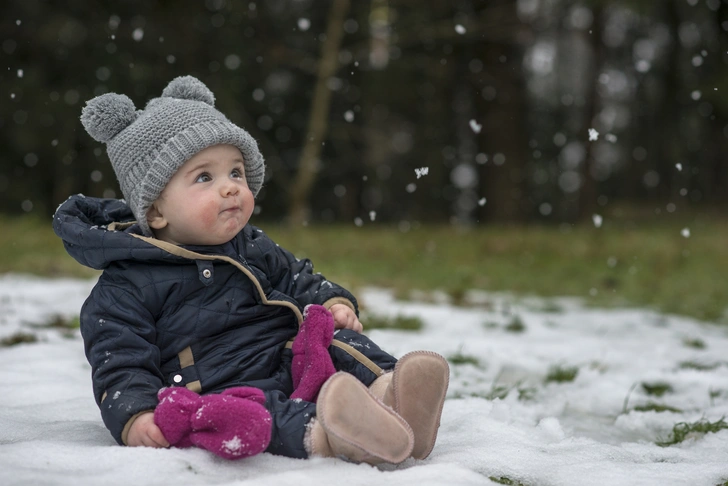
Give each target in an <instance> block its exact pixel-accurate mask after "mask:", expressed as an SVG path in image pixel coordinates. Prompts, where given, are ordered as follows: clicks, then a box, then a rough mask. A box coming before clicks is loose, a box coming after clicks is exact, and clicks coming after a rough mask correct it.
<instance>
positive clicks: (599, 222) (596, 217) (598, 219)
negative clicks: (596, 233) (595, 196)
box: [592, 214, 604, 228]
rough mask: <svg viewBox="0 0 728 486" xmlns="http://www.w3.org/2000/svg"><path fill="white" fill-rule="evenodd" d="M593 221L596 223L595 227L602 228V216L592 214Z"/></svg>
mask: <svg viewBox="0 0 728 486" xmlns="http://www.w3.org/2000/svg"><path fill="white" fill-rule="evenodd" d="M592 221H593V222H594V227H596V228H601V227H602V222H603V221H604V218H603V217H602V216H601V215H600V214H592Z"/></svg>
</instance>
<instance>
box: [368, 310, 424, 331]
mask: <svg viewBox="0 0 728 486" xmlns="http://www.w3.org/2000/svg"><path fill="white" fill-rule="evenodd" d="M361 321H362V324H363V325H364V330H365V331H368V330H370V329H397V330H399V331H419V330H421V329H422V327H423V326H424V324H423V322H422V319H420V318H419V317H413V316H403V315H397V316H394V317H385V316H378V315H376V314H369V313H367V314H365V315H364V316H362V320H361Z"/></svg>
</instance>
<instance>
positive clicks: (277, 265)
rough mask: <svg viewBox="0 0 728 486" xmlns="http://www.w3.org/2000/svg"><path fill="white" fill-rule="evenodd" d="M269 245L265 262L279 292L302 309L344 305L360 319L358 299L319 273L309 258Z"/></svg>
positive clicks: (271, 242) (273, 283) (272, 282)
mask: <svg viewBox="0 0 728 486" xmlns="http://www.w3.org/2000/svg"><path fill="white" fill-rule="evenodd" d="M266 238H267V237H266ZM269 241H270V250H269V251H267V252H266V254H265V259H266V263H267V265H268V276H269V278H270V283H271V285H272V286H273V288H274V289H275V290H278V291H279V292H282V293H284V294H286V295H289V296H291V297H293V298H294V299H295V300H296V301H297V302H298V303H299V305H300V306H301V308H304V307H306V306H307V305H309V304H319V305H323V306H325V307H327V308H329V307H331V306H332V305H334V304H344V305H347V306H349V307H350V308H351V309H352V310H353V311H354V312H356V314H357V316H358V315H359V305H358V303H357V301H356V298H355V297H354V296H353V295H352V294H351V293H350V292H349V291H348V290H346V289H345V288H344V287H342V286H340V285H338V284H336V283H334V282H331V281H330V280H327V279H326V277H324V276H323V275H321V274H320V273H315V272H314V269H313V263H311V260H309V259H308V258H303V259H298V258H296V257H295V256H294V255H293V254H292V253H291V252H289V251H288V250H286V249H284V248H281V247H280V246H278V245H277V244H275V243H274V242H273V241H272V240H269Z"/></svg>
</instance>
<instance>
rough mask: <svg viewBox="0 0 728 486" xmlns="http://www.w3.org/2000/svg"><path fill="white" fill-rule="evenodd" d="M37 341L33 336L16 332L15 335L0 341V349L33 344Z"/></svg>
mask: <svg viewBox="0 0 728 486" xmlns="http://www.w3.org/2000/svg"><path fill="white" fill-rule="evenodd" d="M37 341H38V337H37V336H36V335H35V334H30V333H27V332H16V333H15V334H12V335H10V336H7V337H4V338H2V339H0V347H3V348H6V347H9V346H15V345H17V344H23V343H35V342H37Z"/></svg>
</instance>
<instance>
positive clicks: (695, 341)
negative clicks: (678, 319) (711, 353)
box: [682, 338, 705, 349]
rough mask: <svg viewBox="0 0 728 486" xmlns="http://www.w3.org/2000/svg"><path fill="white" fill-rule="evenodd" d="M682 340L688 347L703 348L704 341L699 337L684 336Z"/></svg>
mask: <svg viewBox="0 0 728 486" xmlns="http://www.w3.org/2000/svg"><path fill="white" fill-rule="evenodd" d="M682 342H683V344H684V345H685V346H687V347H688V348H693V349H705V341H703V340H702V339H700V338H685V339H683V341H682Z"/></svg>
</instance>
